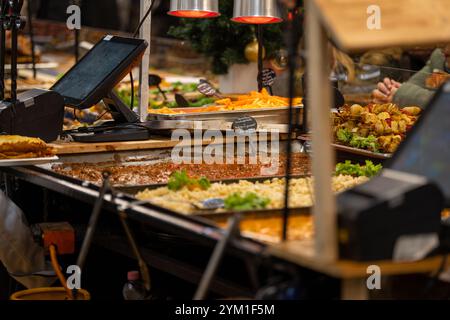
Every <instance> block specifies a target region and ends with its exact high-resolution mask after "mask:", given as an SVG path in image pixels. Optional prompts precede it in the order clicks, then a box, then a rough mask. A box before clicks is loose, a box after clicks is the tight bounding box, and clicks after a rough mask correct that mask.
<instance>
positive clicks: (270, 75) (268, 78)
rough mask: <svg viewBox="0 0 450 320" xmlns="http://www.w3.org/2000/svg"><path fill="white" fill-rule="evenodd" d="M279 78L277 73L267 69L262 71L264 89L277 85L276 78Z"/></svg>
mask: <svg viewBox="0 0 450 320" xmlns="http://www.w3.org/2000/svg"><path fill="white" fill-rule="evenodd" d="M276 77H277V75H276V73H275V71H273V70H272V69H269V68H266V69H263V71H262V83H263V86H264V87H271V86H273V84H274V83H275V78H276Z"/></svg>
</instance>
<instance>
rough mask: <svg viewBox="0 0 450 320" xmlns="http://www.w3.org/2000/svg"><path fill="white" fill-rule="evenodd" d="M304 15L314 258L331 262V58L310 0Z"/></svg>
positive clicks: (333, 221)
mask: <svg viewBox="0 0 450 320" xmlns="http://www.w3.org/2000/svg"><path fill="white" fill-rule="evenodd" d="M306 14H307V16H306V32H307V33H306V41H307V42H306V43H307V50H308V53H307V54H308V66H307V70H308V90H309V92H308V96H309V97H310V99H309V112H310V113H311V125H312V127H311V129H312V148H313V150H312V151H313V156H312V173H313V176H314V181H315V183H314V199H315V201H314V208H313V213H314V225H315V234H316V242H315V243H316V257H317V258H318V259H321V260H324V261H334V260H336V259H337V235H336V234H337V224H336V212H335V207H336V206H335V197H334V194H333V192H332V189H331V183H332V181H331V176H332V170H333V164H334V156H335V154H334V151H333V149H332V147H331V143H332V136H331V123H330V107H331V105H332V103H331V102H332V99H331V87H330V81H329V76H330V57H329V50H328V40H327V35H326V32H325V29H324V28H323V26H322V24H321V22H320V19H319V12H318V8H317V7H316V6H315V4H314V2H313V1H312V0H310V1H307V8H306ZM293 196H294V195H293Z"/></svg>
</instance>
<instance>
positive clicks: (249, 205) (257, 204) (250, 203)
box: [225, 192, 270, 211]
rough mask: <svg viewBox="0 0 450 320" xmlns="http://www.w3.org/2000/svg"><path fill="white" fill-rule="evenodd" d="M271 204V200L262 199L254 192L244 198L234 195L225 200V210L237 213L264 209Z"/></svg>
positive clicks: (248, 193) (238, 194) (237, 194)
mask: <svg viewBox="0 0 450 320" xmlns="http://www.w3.org/2000/svg"><path fill="white" fill-rule="evenodd" d="M269 203H270V199H268V198H263V197H260V196H258V195H257V194H256V193H253V192H247V193H246V194H245V195H244V196H242V195H241V194H240V193H233V194H232V195H230V196H228V197H227V198H225V209H228V210H235V211H245V210H253V209H264V208H265V207H267V205H268V204H269Z"/></svg>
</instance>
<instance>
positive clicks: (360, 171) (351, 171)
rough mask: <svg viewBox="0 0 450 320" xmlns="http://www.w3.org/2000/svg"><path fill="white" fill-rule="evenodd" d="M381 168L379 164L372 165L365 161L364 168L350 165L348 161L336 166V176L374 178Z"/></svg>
mask: <svg viewBox="0 0 450 320" xmlns="http://www.w3.org/2000/svg"><path fill="white" fill-rule="evenodd" d="M382 168H383V166H382V165H381V164H377V165H375V164H373V162H372V161H370V160H366V163H365V165H364V166H361V165H359V164H352V162H351V161H350V160H347V161H345V162H343V163H338V164H336V175H341V174H342V175H348V176H353V177H368V178H371V177H373V176H376V175H377V174H378V172H380V170H381V169H382Z"/></svg>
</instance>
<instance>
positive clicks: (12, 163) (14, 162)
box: [0, 156, 59, 167]
mask: <svg viewBox="0 0 450 320" xmlns="http://www.w3.org/2000/svg"><path fill="white" fill-rule="evenodd" d="M56 160H59V158H58V157H57V156H54V157H42V158H27V159H4V160H0V167H16V166H31V165H35V164H43V163H49V162H53V161H56Z"/></svg>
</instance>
